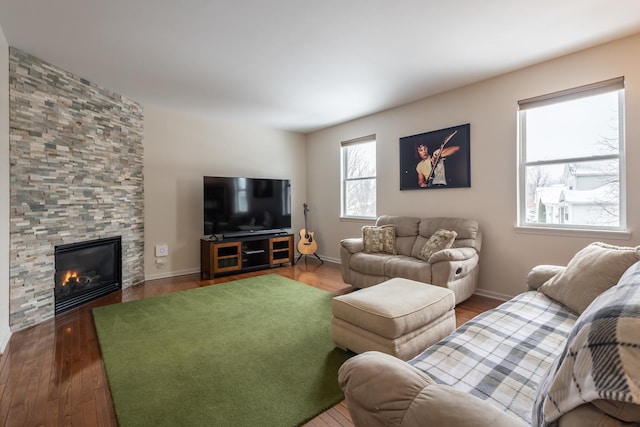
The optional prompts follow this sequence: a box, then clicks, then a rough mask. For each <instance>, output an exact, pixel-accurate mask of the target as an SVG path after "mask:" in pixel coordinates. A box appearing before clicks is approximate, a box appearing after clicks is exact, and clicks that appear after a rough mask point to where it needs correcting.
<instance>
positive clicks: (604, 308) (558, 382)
mask: <svg viewBox="0 0 640 427" xmlns="http://www.w3.org/2000/svg"><path fill="white" fill-rule="evenodd" d="M639 331H640V263H636V264H634V265H633V266H631V267H630V268H629V269H628V270H627V271H626V272H625V273H624V274H623V275H622V277H621V278H620V280H619V281H618V284H617V285H615V286H614V287H612V288H611V289H609V290H607V291H606V292H604V293H602V295H600V296H599V297H598V298H596V300H595V301H593V302H592V303H591V305H589V307H587V309H586V310H585V311H584V312H583V313H582V315H580V317H579V318H578V320H577V322H576V325H575V327H574V329H573V330H572V331H571V334H570V335H569V337H568V339H567V344H566V347H565V348H564V351H563V353H562V355H561V357H559V358H558V360H557V361H556V363H554V364H553V366H551V368H550V369H549V371H548V373H547V376H546V378H545V379H544V380H543V382H542V384H541V386H540V390H539V392H538V396H537V399H536V405H535V408H534V413H533V418H534V422H535V425H539V426H544V427H547V426H557V425H558V419H559V418H560V417H561V416H562V415H563V414H565V413H567V412H569V411H571V410H572V409H574V408H576V407H578V406H580V405H582V404H584V403H589V402H593V401H594V400H599V399H604V400H608V401H614V402H618V405H616V406H618V407H623V406H624V404H625V403H627V404H628V403H633V404H636V405H640V364H639V363H638V361H639V360H640V332H639ZM615 409H617V408H614V410H615ZM636 416H637V410H636ZM623 417H624V416H623ZM625 421H635V422H637V421H639V420H638V419H634V420H631V419H627V420H625Z"/></svg>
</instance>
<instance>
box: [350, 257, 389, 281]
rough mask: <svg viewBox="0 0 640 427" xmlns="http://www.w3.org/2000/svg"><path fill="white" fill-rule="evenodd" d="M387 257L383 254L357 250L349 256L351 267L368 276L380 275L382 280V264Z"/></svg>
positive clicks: (383, 275)
mask: <svg viewBox="0 0 640 427" xmlns="http://www.w3.org/2000/svg"><path fill="white" fill-rule="evenodd" d="M388 258H389V256H388V255H385V254H381V253H378V254H368V253H365V252H358V253H355V254H353V255H352V256H351V269H352V270H354V271H357V272H359V273H364V274H366V275H370V276H380V277H382V278H383V279H381V280H380V281H382V280H384V277H385V274H384V264H385V262H386V261H387V259H388Z"/></svg>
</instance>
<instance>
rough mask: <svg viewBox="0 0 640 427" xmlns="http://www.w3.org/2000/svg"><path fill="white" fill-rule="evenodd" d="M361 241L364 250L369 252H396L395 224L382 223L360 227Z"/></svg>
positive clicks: (393, 253)
mask: <svg viewBox="0 0 640 427" xmlns="http://www.w3.org/2000/svg"><path fill="white" fill-rule="evenodd" d="M362 242H363V244H364V251H365V252H367V253H370V254H374V253H380V252H383V253H387V254H392V255H395V254H396V253H397V252H396V226H395V225H383V226H381V227H376V226H368V225H366V226H364V227H362Z"/></svg>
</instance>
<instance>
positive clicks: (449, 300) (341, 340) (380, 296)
mask: <svg viewBox="0 0 640 427" xmlns="http://www.w3.org/2000/svg"><path fill="white" fill-rule="evenodd" d="M454 306H455V297H454V294H453V291H451V290H450V289H447V288H441V287H439V286H433V285H428V284H425V283H421V282H416V281H413V280H408V279H401V278H394V279H390V280H387V281H386V282H383V283H380V284H379V285H376V286H372V287H369V288H364V289H360V290H357V291H355V292H352V293H349V294H346V295H341V296H338V297H335V298H333V301H332V310H333V318H332V319H331V339H332V340H333V342H334V343H335V344H336V346H338V347H340V348H342V349H345V350H351V351H353V352H355V353H363V352H365V351H369V350H377V351H381V352H384V353H387V354H391V355H393V356H396V357H398V358H400V359H402V360H409V359H411V358H412V357H414V356H416V355H418V354H419V353H420V352H422V351H423V350H424V349H425V348H427V347H429V346H430V345H432V344H434V343H435V342H437V341H439V340H440V339H442V338H444V337H446V336H447V335H449V334H450V333H451V332H453V330H454V329H455V328H456V315H455V310H454Z"/></svg>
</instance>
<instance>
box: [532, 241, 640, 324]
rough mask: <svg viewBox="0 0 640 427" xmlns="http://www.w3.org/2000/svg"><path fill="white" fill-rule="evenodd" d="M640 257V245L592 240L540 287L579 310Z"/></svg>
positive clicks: (560, 301) (554, 297)
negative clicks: (627, 245) (614, 243)
mask: <svg viewBox="0 0 640 427" xmlns="http://www.w3.org/2000/svg"><path fill="white" fill-rule="evenodd" d="M638 260H640V247H635V248H629V247H621V246H613V245H608V244H606V243H600V242H596V243H591V244H590V245H589V246H587V247H586V248H584V249H582V250H581V251H579V252H578V253H577V254H575V256H574V257H573V259H572V260H571V261H569V264H567V268H565V269H564V271H562V272H561V273H559V274H556V275H555V276H553V277H552V278H551V279H549V280H547V281H546V282H545V283H544V284H543V285H542V286H540V291H541V292H542V293H544V294H545V295H546V296H548V297H549V298H552V299H554V300H556V301H558V302H559V303H561V304H563V305H565V306H567V307H568V308H569V309H571V310H573V311H574V312H576V313H578V314H580V313H582V312H583V311H584V310H585V309H586V308H587V306H588V305H589V304H591V302H592V301H593V300H594V299H596V297H598V295H600V294H601V293H603V292H604V291H606V290H607V289H609V288H610V287H612V286H613V285H615V284H616V283H618V280H619V279H620V277H621V276H622V274H623V273H624V272H625V271H626V270H627V269H628V268H629V267H631V266H632V265H633V264H634V263H636V262H637V261H638Z"/></svg>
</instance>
